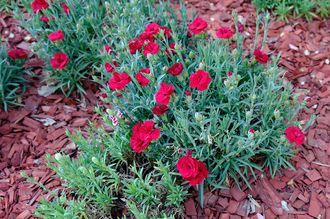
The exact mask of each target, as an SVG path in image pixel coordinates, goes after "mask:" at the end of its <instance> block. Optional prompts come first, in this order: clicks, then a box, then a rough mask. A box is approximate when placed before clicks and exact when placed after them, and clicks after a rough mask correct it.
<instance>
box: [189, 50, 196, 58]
mask: <svg viewBox="0 0 330 219" xmlns="http://www.w3.org/2000/svg"><path fill="white" fill-rule="evenodd" d="M194 57H195V54H194V52H193V51H190V52H189V58H191V59H193V58H194Z"/></svg>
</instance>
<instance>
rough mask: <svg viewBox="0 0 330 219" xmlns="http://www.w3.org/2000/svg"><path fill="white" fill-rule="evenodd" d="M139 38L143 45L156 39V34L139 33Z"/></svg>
mask: <svg viewBox="0 0 330 219" xmlns="http://www.w3.org/2000/svg"><path fill="white" fill-rule="evenodd" d="M139 40H140V42H141V44H142V45H143V44H144V43H145V42H153V41H154V40H155V37H154V35H152V34H150V33H141V34H140V35H139Z"/></svg>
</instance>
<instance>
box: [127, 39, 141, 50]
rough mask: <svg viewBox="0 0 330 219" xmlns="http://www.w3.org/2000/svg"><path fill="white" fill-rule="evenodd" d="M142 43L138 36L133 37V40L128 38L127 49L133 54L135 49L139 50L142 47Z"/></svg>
mask: <svg viewBox="0 0 330 219" xmlns="http://www.w3.org/2000/svg"><path fill="white" fill-rule="evenodd" d="M142 46H143V44H142V43H141V41H140V40H139V39H138V38H135V39H134V40H130V41H129V42H128V47H129V51H130V53H131V54H135V53H136V51H138V50H140V49H141V48H142Z"/></svg>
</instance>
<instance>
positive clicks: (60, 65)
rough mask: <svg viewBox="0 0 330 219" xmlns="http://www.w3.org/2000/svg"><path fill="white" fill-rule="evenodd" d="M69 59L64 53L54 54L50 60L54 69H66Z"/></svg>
mask: <svg viewBox="0 0 330 219" xmlns="http://www.w3.org/2000/svg"><path fill="white" fill-rule="evenodd" d="M68 62H69V58H68V56H67V55H66V54H65V53H63V52H57V53H55V54H54V57H53V58H51V59H50V64H51V65H52V67H53V68H54V69H60V70H62V69H64V68H65V66H66V65H67V64H68Z"/></svg>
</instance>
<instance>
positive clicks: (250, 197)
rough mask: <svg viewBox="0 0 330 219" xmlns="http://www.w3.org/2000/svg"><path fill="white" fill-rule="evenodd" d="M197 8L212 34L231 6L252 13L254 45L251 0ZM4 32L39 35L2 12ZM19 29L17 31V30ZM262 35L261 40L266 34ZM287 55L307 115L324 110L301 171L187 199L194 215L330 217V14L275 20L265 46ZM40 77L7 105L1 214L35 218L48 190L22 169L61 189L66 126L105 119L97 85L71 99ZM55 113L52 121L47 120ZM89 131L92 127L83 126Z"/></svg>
mask: <svg viewBox="0 0 330 219" xmlns="http://www.w3.org/2000/svg"><path fill="white" fill-rule="evenodd" d="M186 4H187V6H188V8H189V11H191V10H192V7H194V8H196V9H197V12H198V14H199V16H201V17H202V18H203V19H205V20H207V21H208V22H209V24H210V31H209V32H210V33H211V34H212V35H214V34H215V31H216V30H217V29H218V28H219V26H231V25H232V21H231V11H232V10H233V9H235V10H236V11H237V12H238V13H239V15H240V16H242V17H244V18H246V19H247V26H246V29H245V33H244V34H245V35H246V36H247V40H246V45H248V44H249V43H251V41H252V39H253V36H254V32H255V27H254V26H255V15H256V12H255V8H254V7H253V6H252V5H251V3H250V1H245V0H221V1H218V0H209V1H199V0H188V1H186ZM0 33H1V35H2V37H3V39H7V40H8V42H7V45H8V46H10V47H14V46H16V47H19V48H23V49H29V48H30V45H31V43H32V42H33V39H31V38H30V37H26V36H29V35H28V33H27V32H26V31H25V30H23V29H21V28H20V27H19V24H18V23H17V21H15V20H14V19H13V18H11V17H10V16H7V15H4V14H0ZM12 33H13V34H12ZM259 41H260V39H259ZM265 49H266V50H267V51H269V52H271V53H274V54H277V53H280V54H281V56H282V58H281V60H280V65H281V66H282V67H283V68H284V70H285V71H286V73H285V76H286V78H287V79H288V80H290V81H291V82H292V83H293V84H294V86H295V91H296V93H299V94H303V96H302V98H308V101H309V103H308V105H307V109H306V110H303V111H302V112H301V113H300V114H299V119H300V120H304V121H307V120H308V119H309V117H310V116H311V115H313V114H314V115H317V120H316V122H315V124H314V125H313V126H312V127H311V128H310V129H309V130H308V132H307V133H306V136H307V138H306V141H305V144H304V145H303V146H301V147H298V148H297V155H296V156H295V157H294V158H293V159H292V164H293V166H294V167H295V168H296V171H294V170H283V171H282V172H281V173H280V174H278V175H277V176H276V177H275V178H273V179H272V178H271V177H270V176H269V174H267V172H265V173H258V174H257V179H251V181H250V184H251V186H252V188H253V189H252V190H250V189H249V188H248V187H247V186H246V185H242V187H241V189H239V188H238V187H237V186H235V185H234V184H233V185H232V186H231V188H229V189H219V190H216V191H213V192H211V191H208V190H207V191H206V193H205V208H204V209H201V208H200V207H199V206H198V203H197V200H196V199H197V197H196V196H194V197H191V198H190V199H188V200H187V201H186V203H185V204H184V207H185V211H186V218H189V219H190V218H191V219H201V218H212V219H213V218H217V219H218V218H221V219H225V218H230V219H239V218H253V219H257V218H258V219H261V218H267V219H269V218H297V219H304V218H306V219H307V218H330V159H329V155H330V104H329V103H330V86H329V85H330V83H329V82H330V65H329V62H330V61H329V59H330V56H329V55H330V20H321V19H318V18H317V19H315V20H314V21H313V22H310V23H308V22H306V21H304V20H302V19H297V20H293V19H290V23H288V24H286V23H284V22H281V21H275V20H272V22H271V24H270V30H269V40H268V42H267V46H266V48H265ZM28 63H29V65H28V67H35V68H34V72H35V74H36V75H38V74H41V70H42V69H41V65H42V63H41V62H40V60H38V59H37V58H36V57H34V56H32V58H31V59H30V60H29V62H28ZM39 86H40V82H39V80H38V79H35V78H29V80H28V88H29V89H28V91H27V92H26V93H25V94H24V95H23V98H22V103H23V104H24V105H25V107H23V108H19V109H13V110H11V111H9V112H8V113H5V112H3V111H0V218H12V219H14V218H18V219H27V218H32V216H31V214H32V213H33V211H34V209H35V206H36V204H37V203H38V201H39V200H40V199H41V198H42V197H43V196H44V195H45V192H44V191H42V190H41V189H40V188H39V187H37V186H35V185H33V184H30V183H27V182H26V181H25V179H24V178H23V177H21V175H20V172H21V171H26V172H27V173H28V175H32V176H33V177H34V179H35V180H37V181H39V182H41V183H44V184H46V186H47V187H49V188H60V187H61V184H60V181H59V179H57V178H56V177H54V173H53V172H52V171H50V170H48V169H47V167H46V164H45V160H44V157H45V154H46V153H50V154H55V153H56V152H58V151H63V152H65V153H68V154H72V155H74V154H75V153H76V151H77V150H76V146H75V145H74V144H72V143H70V141H69V140H68V139H67V137H66V135H65V130H66V129H68V130H70V131H75V130H83V129H84V127H85V126H86V125H87V122H88V120H91V121H95V123H97V124H100V121H99V120H98V118H97V116H96V115H95V113H94V112H93V108H94V106H95V104H96V103H97V102H98V99H97V95H95V94H97V93H98V91H97V88H95V86H93V85H91V84H87V85H86V86H87V96H86V98H85V102H84V104H81V102H78V101H77V99H78V95H77V94H74V95H72V97H70V98H67V97H64V96H63V95H61V94H53V95H50V96H48V97H41V96H39V95H38V92H37V89H38V88H39ZM47 118H48V119H52V120H54V121H55V123H54V124H52V125H49V124H47V123H46V122H45V121H47V120H45V119H47ZM83 133H84V132H83ZM85 134H87V133H85Z"/></svg>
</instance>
